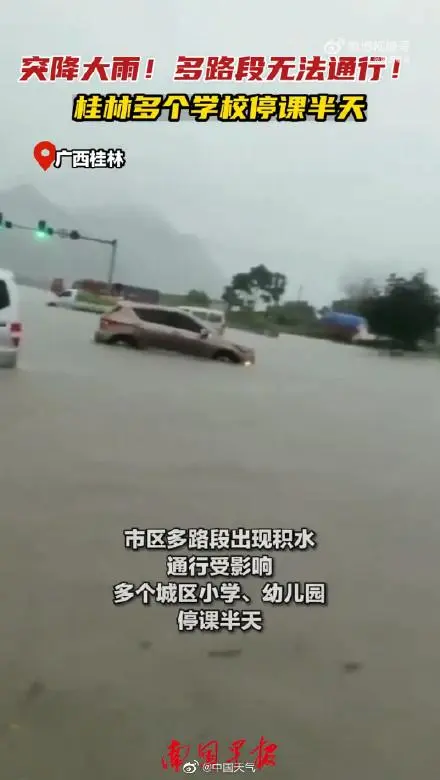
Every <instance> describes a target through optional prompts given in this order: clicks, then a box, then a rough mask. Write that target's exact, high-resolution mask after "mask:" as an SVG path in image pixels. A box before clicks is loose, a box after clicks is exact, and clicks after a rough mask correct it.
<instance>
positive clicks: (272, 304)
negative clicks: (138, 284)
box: [186, 265, 440, 349]
mask: <svg viewBox="0 0 440 780" xmlns="http://www.w3.org/2000/svg"><path fill="white" fill-rule="evenodd" d="M287 286H288V279H287V277H286V275H285V274H282V273H280V272H279V271H271V270H270V269H269V268H267V267H266V266H265V265H257V266H253V267H252V268H250V269H249V271H242V272H240V273H237V274H235V275H234V276H233V277H232V279H231V280H230V282H229V284H227V285H226V287H225V288H224V290H223V295H222V300H223V301H224V303H225V304H226V309H227V319H228V322H229V324H230V325H232V326H234V325H235V326H237V327H245V328H249V329H251V330H257V331H261V332H268V333H269V332H279V331H283V332H287V333H289V332H290V333H299V334H304V335H310V336H321V337H326V331H325V328H324V327H323V324H322V322H323V321H322V319H321V318H322V316H323V315H325V314H326V313H327V312H329V311H335V312H340V313H349V314H357V315H359V316H362V317H364V318H365V320H366V321H367V323H368V328H369V331H370V333H372V334H374V335H376V336H378V337H382V338H385V339H391V340H392V341H393V342H396V343H399V344H400V345H401V346H402V348H404V349H416V348H417V347H418V345H419V344H420V342H422V341H424V342H434V341H435V340H436V331H437V328H438V327H439V321H440V296H439V292H438V290H437V289H436V288H435V287H434V286H433V285H431V284H429V282H428V280H427V276H426V273H425V272H423V271H420V272H418V273H415V274H413V275H410V276H408V277H404V276H400V275H398V274H395V273H392V274H390V275H389V276H388V278H387V279H386V281H385V282H384V283H383V284H381V285H379V284H376V283H375V282H374V281H373V280H371V279H364V280H363V281H362V282H360V283H359V284H354V285H350V287H349V288H348V289H347V290H346V296H345V297H344V298H340V299H337V300H334V301H332V302H331V303H330V304H329V306H328V307H324V308H323V309H320V310H319V311H317V310H316V309H315V308H314V307H313V306H312V305H311V304H310V303H309V302H308V301H306V300H288V299H285V295H286V289H287ZM186 300H187V302H188V303H190V304H192V305H199V306H209V304H210V298H209V296H207V295H206V293H204V292H203V291H201V290H190V291H189V292H188V294H187V297H186Z"/></svg>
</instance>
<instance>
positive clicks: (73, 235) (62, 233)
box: [0, 214, 118, 287]
mask: <svg viewBox="0 0 440 780" xmlns="http://www.w3.org/2000/svg"><path fill="white" fill-rule="evenodd" d="M2 224H4V225H5V226H6V227H8V228H16V229H17V230H28V231H31V232H32V233H35V230H36V229H37V230H38V227H37V228H35V227H29V226H28V225H17V224H16V223H15V222H9V221H8V222H5V223H4V222H3V214H1V215H0V226H1V225H2ZM40 224H41V225H42V226H44V228H45V229H46V230H50V231H51V232H48V233H47V236H48V237H49V236H59V238H70V239H71V240H76V241H78V240H81V241H93V242H94V243H95V244H107V246H110V247H111V254H110V264H109V269H108V277H107V283H108V285H109V287H112V285H113V279H114V275H115V268H116V253H117V251H118V239H117V238H113V239H108V238H94V237H93V236H82V235H81V234H80V233H78V231H77V230H71V231H70V232H68V231H66V230H55V229H52V228H46V223H45V222H41V223H39V225H40Z"/></svg>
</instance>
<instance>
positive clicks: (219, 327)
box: [179, 306, 226, 336]
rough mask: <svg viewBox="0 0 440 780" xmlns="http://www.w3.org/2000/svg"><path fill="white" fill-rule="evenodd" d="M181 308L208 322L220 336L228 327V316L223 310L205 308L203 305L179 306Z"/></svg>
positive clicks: (211, 328)
mask: <svg viewBox="0 0 440 780" xmlns="http://www.w3.org/2000/svg"><path fill="white" fill-rule="evenodd" d="M179 309H181V311H186V312H188V314H192V315H193V316H194V317H197V319H198V320H202V322H206V323H207V326H208V328H209V329H210V330H213V331H215V332H216V333H217V334H218V335H219V336H223V333H224V332H225V328H226V317H225V313H224V312H223V311H219V310H218V309H205V308H203V307H202V306H179Z"/></svg>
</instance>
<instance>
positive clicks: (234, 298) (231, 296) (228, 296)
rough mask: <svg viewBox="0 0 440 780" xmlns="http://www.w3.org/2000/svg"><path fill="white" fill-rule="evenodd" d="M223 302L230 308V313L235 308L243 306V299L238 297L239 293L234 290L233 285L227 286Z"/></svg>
mask: <svg viewBox="0 0 440 780" xmlns="http://www.w3.org/2000/svg"><path fill="white" fill-rule="evenodd" d="M222 301H224V302H225V303H226V305H227V307H228V311H229V310H230V309H233V308H235V307H238V306H241V303H242V301H241V298H240V297H239V296H238V295H237V291H236V290H234V288H233V286H232V284H227V285H226V287H225V289H224V290H223V294H222Z"/></svg>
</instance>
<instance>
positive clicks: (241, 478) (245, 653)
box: [0, 291, 440, 780]
mask: <svg viewBox="0 0 440 780" xmlns="http://www.w3.org/2000/svg"><path fill="white" fill-rule="evenodd" d="M24 297H25V304H24V323H25V336H26V342H25V347H24V350H23V357H22V364H21V368H20V370H19V371H18V372H16V373H14V372H2V373H1V374H0V409H1V423H2V439H1V441H2V448H1V455H0V461H1V467H0V496H1V508H2V516H1V547H0V591H1V594H2V610H1V618H0V620H1V643H0V690H1V694H2V695H1V697H0V765H1V767H2V778H4V779H5V780H61V779H62V780H80V779H81V780H101V779H102V780H150V778H151V779H152V778H157V777H160V776H164V777H166V776H167V775H169V776H170V777H171V776H173V773H172V772H164V771H163V770H162V767H161V755H162V753H163V752H164V751H165V749H166V747H167V745H168V744H169V743H170V742H171V740H172V739H179V740H181V741H182V742H184V743H186V744H189V745H191V756H192V757H196V750H197V744H198V743H201V742H208V741H209V740H210V739H216V740H218V741H219V745H220V752H221V754H222V756H224V758H223V760H226V754H227V746H228V745H229V744H230V743H231V742H232V741H233V740H238V739H246V740H248V748H249V749H252V748H253V747H254V746H255V745H256V744H257V742H258V740H259V739H260V737H261V736H264V737H265V738H266V739H267V740H268V741H269V742H275V743H277V744H278V751H277V759H278V760H277V766H276V767H274V768H267V769H265V770H264V772H265V775H264V776H266V775H267V776H268V777H274V778H275V777H276V778H279V779H280V780H291V778H295V779H297V780H323V779H324V778H325V779H326V780H373V778H374V780H410V778H411V780H413V778H414V777H415V776H416V775H422V776H423V777H426V778H434V777H436V776H437V774H438V771H439V769H438V768H439V765H440V742H439V739H438V722H439V715H438V711H439V701H440V680H439V676H438V668H439V659H440V612H439V609H438V603H439V596H438V593H439V585H440V567H439V565H438V557H439V549H440V518H439V496H440V467H439V454H440V444H439V441H440V439H439V430H440V412H439V409H440V393H439V387H440V364H439V363H437V362H435V361H434V362H429V361H428V362H422V361H417V362H412V361H411V360H409V359H406V358H405V359H401V360H399V359H395V360H391V359H388V358H384V357H379V356H377V355H375V354H373V353H370V352H368V351H362V350H356V349H354V348H350V347H343V346H336V345H331V344H327V343H322V342H318V341H312V340H306V339H299V338H298V339H297V338H293V337H281V338H279V339H277V340H272V339H263V338H259V337H256V336H253V335H248V334H243V333H242V334H234V338H236V339H237V340H238V341H242V342H244V343H248V344H250V345H253V346H255V347H256V350H257V365H256V366H255V367H254V368H253V369H251V370H248V369H241V368H236V367H232V366H226V365H222V364H220V365H217V364H208V363H203V362H197V361H192V360H185V359H183V358H181V357H179V356H169V355H159V354H148V353H145V354H139V353H136V352H131V351H128V350H124V349H119V348H107V347H99V346H96V345H94V344H92V343H91V337H92V333H93V330H94V326H95V318H94V316H92V315H88V314H82V313H75V312H62V311H57V310H54V309H50V308H46V307H45V306H44V304H43V301H44V297H43V296H42V294H41V293H40V292H37V291H25V294H24ZM133 526H139V527H140V528H145V527H157V528H161V527H173V526H178V527H183V528H188V527H197V526H200V527H206V528H208V527H210V528H215V527H226V526H227V527H236V526H247V527H275V528H279V527H285V528H290V527H294V528H298V527H302V526H307V527H309V528H312V529H314V530H315V531H316V532H317V534H318V538H319V548H318V549H317V550H314V551H309V552H299V551H295V552H293V553H279V554H278V555H277V561H276V565H277V570H276V579H277V580H278V581H280V582H283V581H286V580H303V581H304V580H305V581H309V582H321V581H323V580H325V581H326V582H328V584H329V601H330V603H329V606H328V608H326V609H325V608H320V607H314V608H301V607H298V606H296V607H293V606H286V607H271V606H270V605H267V606H266V608H265V616H266V628H265V631H264V632H263V633H262V634H257V633H252V634H251V633H247V634H243V633H234V634H231V635H227V634H225V633H221V634H212V633H210V634H208V633H206V634H201V633H198V634H188V635H184V636H182V635H179V634H178V633H177V629H176V622H175V621H176V612H177V610H176V608H175V607H174V606H169V607H159V606H155V607H150V608H145V607H143V606H142V605H141V603H140V602H137V603H135V604H133V605H132V604H129V605H127V606H125V608H122V607H119V608H116V607H114V606H113V605H112V585H113V584H114V583H116V582H121V581H129V582H136V583H140V582H142V581H144V580H149V581H157V580H161V581H165V580H166V577H165V568H164V555H163V554H162V553H161V552H150V553H147V552H145V551H144V552H137V553H135V552H129V551H127V550H124V547H123V538H122V530H123V529H124V528H131V527H133ZM260 585H261V583H260ZM257 587H258V582H257V581H253V582H252V583H251V584H248V583H247V582H246V588H247V591H248V592H249V593H250V595H252V596H256V594H257ZM256 608H259V607H256ZM228 650H230V651H233V650H235V651H237V652H236V653H230V654H228V653H227V652H226V651H228ZM213 651H217V654H216V653H215V652H214V655H212V652H213ZM218 651H220V654H218ZM248 748H246V750H247V751H248ZM246 750H245V752H246ZM243 760H245V761H250V760H251V758H250V757H249V755H248V752H247V753H246V757H245V758H244V759H243ZM198 774H199V775H200V776H201V775H202V774H203V773H202V772H201V771H200V772H198ZM240 774H241V773H240ZM249 774H251V773H249ZM239 776H240V775H239Z"/></svg>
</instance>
